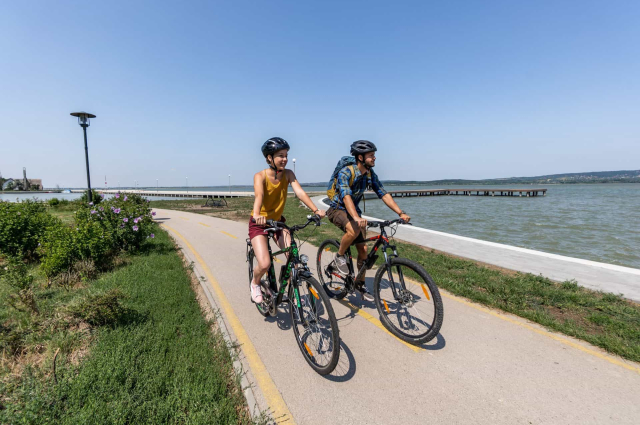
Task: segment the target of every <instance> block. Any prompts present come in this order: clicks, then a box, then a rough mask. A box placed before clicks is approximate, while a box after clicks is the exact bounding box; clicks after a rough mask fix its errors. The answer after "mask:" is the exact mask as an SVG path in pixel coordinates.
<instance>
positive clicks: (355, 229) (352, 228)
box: [338, 221, 366, 256]
mask: <svg viewBox="0 0 640 425" xmlns="http://www.w3.org/2000/svg"><path fill="white" fill-rule="evenodd" d="M344 231H345V234H344V235H343V236H342V239H341V240H340V248H339V249H338V255H344V254H345V253H346V252H347V249H349V247H350V246H351V244H352V243H353V241H355V240H356V238H357V237H358V235H359V234H360V226H358V223H356V222H355V221H347V222H346V223H345V224H344ZM365 251H366V246H365ZM365 256H366V254H365Z"/></svg>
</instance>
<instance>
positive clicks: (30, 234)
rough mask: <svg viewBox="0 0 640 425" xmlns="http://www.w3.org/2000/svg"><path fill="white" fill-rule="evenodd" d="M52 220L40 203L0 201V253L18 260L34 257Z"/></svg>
mask: <svg viewBox="0 0 640 425" xmlns="http://www.w3.org/2000/svg"><path fill="white" fill-rule="evenodd" d="M54 220H55V219H54V218H53V217H52V216H51V215H50V214H47V212H46V208H45V205H44V204H42V203H39V202H35V201H31V200H26V201H23V202H16V203H11V202H2V201H0V252H1V253H3V254H6V255H9V256H15V257H20V258H32V257H34V256H35V255H36V254H37V253H36V251H37V249H38V245H39V244H40V243H41V240H42V238H43V237H44V234H45V232H46V230H47V228H48V227H49V226H50V225H51V224H52V223H53V221H54Z"/></svg>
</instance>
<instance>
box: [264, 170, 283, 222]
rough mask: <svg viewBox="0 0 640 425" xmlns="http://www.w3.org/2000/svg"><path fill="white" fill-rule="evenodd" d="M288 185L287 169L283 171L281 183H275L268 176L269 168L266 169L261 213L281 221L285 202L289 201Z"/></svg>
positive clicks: (268, 217)
mask: <svg viewBox="0 0 640 425" xmlns="http://www.w3.org/2000/svg"><path fill="white" fill-rule="evenodd" d="M288 187H289V181H288V180H287V173H286V171H283V176H282V178H281V179H280V183H278V184H277V185H274V184H273V183H271V180H269V177H268V176H267V170H264V185H263V186H262V189H263V190H264V196H263V197H262V208H260V215H262V216H265V217H267V220H276V221H279V220H280V218H282V213H283V212H284V204H285V203H286V202H287V189H288Z"/></svg>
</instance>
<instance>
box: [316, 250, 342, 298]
mask: <svg viewBox="0 0 640 425" xmlns="http://www.w3.org/2000/svg"><path fill="white" fill-rule="evenodd" d="M331 247H335V248H336V251H337V250H338V249H340V242H338V241H337V240H335V239H327V240H326V241H324V242H322V243H321V244H320V248H318V256H317V258H316V260H317V264H316V271H317V275H318V277H319V278H320V282H322V287H323V288H324V291H325V292H326V293H327V295H328V296H329V297H330V298H333V299H336V300H341V299H343V298H344V297H346V296H347V293H348V291H347V284H346V282H345V281H344V280H343V281H342V284H343V287H342V290H335V287H332V286H331V283H332V282H333V280H329V278H328V277H327V276H326V275H325V274H324V270H323V265H322V262H323V259H324V258H326V255H328V254H327V253H329V252H330V249H331Z"/></svg>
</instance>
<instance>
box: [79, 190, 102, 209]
mask: <svg viewBox="0 0 640 425" xmlns="http://www.w3.org/2000/svg"><path fill="white" fill-rule="evenodd" d="M91 199H92V202H93V205H98V204H99V203H100V202H102V200H103V199H104V197H103V196H102V195H100V194H99V193H98V192H97V191H96V190H95V189H91ZM80 202H82V203H84V204H88V203H89V189H87V190H85V191H84V192H83V193H82V196H81V197H80Z"/></svg>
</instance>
